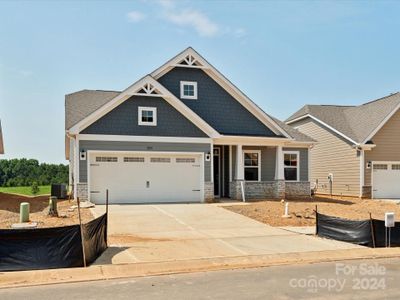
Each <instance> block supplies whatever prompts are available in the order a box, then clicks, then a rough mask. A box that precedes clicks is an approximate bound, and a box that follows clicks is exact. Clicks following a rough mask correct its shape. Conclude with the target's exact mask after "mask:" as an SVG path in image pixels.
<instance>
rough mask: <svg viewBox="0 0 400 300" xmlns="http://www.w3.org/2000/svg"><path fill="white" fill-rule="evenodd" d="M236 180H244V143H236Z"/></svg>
mask: <svg viewBox="0 0 400 300" xmlns="http://www.w3.org/2000/svg"><path fill="white" fill-rule="evenodd" d="M236 180H244V167H243V151H242V145H236Z"/></svg>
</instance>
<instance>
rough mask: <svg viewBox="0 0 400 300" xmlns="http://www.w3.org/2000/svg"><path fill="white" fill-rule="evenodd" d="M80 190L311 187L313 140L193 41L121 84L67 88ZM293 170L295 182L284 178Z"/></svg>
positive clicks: (166, 198) (125, 192) (125, 195)
mask: <svg viewBox="0 0 400 300" xmlns="http://www.w3.org/2000/svg"><path fill="white" fill-rule="evenodd" d="M65 106H66V108H65V109H66V156H67V159H69V161H70V183H71V184H72V185H73V188H74V194H75V195H77V196H78V197H80V198H83V199H87V198H88V199H89V200H91V201H93V202H95V203H104V200H105V195H106V194H105V193H106V189H108V190H109V194H110V202H112V203H136V202H203V201H212V199H214V198H215V197H231V198H233V199H241V197H242V196H241V182H242V181H245V184H244V186H245V195H246V197H248V198H265V197H273V198H280V197H285V195H286V196H307V195H309V194H310V183H309V179H308V150H309V146H310V145H311V144H312V143H313V140H312V139H311V138H309V137H307V136H305V135H304V134H301V133H299V132H298V131H296V130H293V129H292V128H291V127H290V126H287V125H286V124H284V123H283V122H280V121H278V120H277V119H274V118H272V117H270V116H269V115H267V114H266V113H265V112H264V111H262V110H261V109H260V108H259V107H258V106H257V105H256V104H254V103H253V102H252V101H251V100H250V99H249V98H248V97H247V96H246V95H244V94H243V93H242V92H241V91H240V90H239V89H238V88H237V87H236V86H234V85H233V84H232V83H231V82H230V81H229V80H228V79H226V78H225V77H224V76H223V75H222V74H221V73H220V72H219V71H217V70H216V69H215V68H214V67H213V66H212V65H210V64H209V63H208V62H207V61H206V60H205V59H204V58H203V57H202V56H200V55H199V54H198V53H197V52H196V51H195V50H193V49H192V48H188V49H186V50H184V51H183V52H181V53H180V54H178V55H177V56H175V57H174V58H172V59H171V60H169V61H168V62H167V63H165V64H164V65H163V66H161V67H160V68H158V69H157V70H155V71H154V72H152V73H151V74H149V75H147V76H145V77H143V78H142V79H140V80H138V81H137V82H135V83H133V84H132V85H130V86H129V87H128V88H126V89H125V90H123V91H122V92H116V91H101V90H82V91H79V92H76V93H72V94H69V95H66V97H65ZM285 176H286V179H287V181H286V183H285V180H284V179H285Z"/></svg>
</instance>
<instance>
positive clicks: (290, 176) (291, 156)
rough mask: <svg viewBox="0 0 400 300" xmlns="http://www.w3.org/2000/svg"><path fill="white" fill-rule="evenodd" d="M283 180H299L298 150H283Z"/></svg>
mask: <svg viewBox="0 0 400 300" xmlns="http://www.w3.org/2000/svg"><path fill="white" fill-rule="evenodd" d="M283 167H284V173H285V180H287V181H299V152H298V151H283Z"/></svg>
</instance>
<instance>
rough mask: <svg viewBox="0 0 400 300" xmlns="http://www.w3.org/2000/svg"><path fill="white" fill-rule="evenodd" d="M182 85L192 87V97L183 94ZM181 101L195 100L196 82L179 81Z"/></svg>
mask: <svg viewBox="0 0 400 300" xmlns="http://www.w3.org/2000/svg"><path fill="white" fill-rule="evenodd" d="M184 85H193V92H194V95H193V96H187V95H184V93H183V86H184ZM181 99H194V100H196V99H197V82H196V81H181Z"/></svg>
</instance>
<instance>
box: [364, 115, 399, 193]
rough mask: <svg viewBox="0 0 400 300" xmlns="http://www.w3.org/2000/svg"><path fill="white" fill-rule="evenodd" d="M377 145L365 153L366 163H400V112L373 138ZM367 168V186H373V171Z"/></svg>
mask: <svg viewBox="0 0 400 300" xmlns="http://www.w3.org/2000/svg"><path fill="white" fill-rule="evenodd" d="M371 140H372V142H373V143H374V144H375V145H376V147H375V148H373V149H371V150H370V151H365V162H368V161H400V112H399V111H397V112H396V113H395V114H394V115H393V116H392V117H391V118H390V119H389V120H388V121H387V123H386V124H385V125H383V127H382V128H381V129H380V130H379V131H378V132H377V133H376V134H375V135H374V136H373V137H372V139H371ZM364 168H365V185H371V172H372V168H371V169H367V168H366V163H365V164H364Z"/></svg>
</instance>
